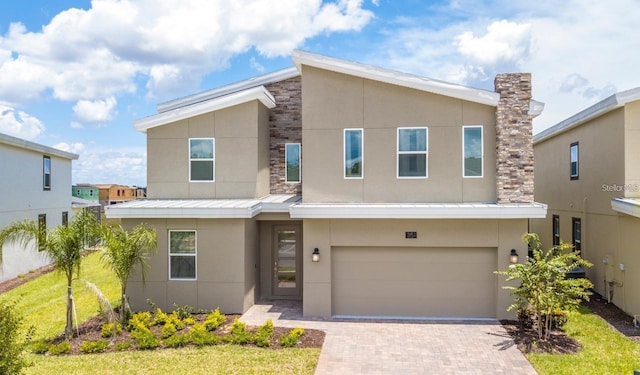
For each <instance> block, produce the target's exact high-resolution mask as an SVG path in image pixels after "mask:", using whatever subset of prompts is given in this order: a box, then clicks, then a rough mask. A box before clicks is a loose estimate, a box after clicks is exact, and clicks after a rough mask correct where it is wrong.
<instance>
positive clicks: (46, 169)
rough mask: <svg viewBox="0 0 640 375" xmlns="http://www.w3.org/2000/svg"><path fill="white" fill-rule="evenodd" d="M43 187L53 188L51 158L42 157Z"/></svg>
mask: <svg viewBox="0 0 640 375" xmlns="http://www.w3.org/2000/svg"><path fill="white" fill-rule="evenodd" d="M42 189H43V190H51V158H50V157H49V156H43V157H42Z"/></svg>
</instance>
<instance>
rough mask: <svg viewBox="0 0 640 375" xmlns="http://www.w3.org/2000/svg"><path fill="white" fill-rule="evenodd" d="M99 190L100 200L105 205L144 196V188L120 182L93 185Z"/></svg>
mask: <svg viewBox="0 0 640 375" xmlns="http://www.w3.org/2000/svg"><path fill="white" fill-rule="evenodd" d="M93 187H94V188H95V189H97V191H98V201H99V202H100V204H101V205H102V206H103V207H104V206H109V205H112V204H116V203H122V202H127V201H131V200H135V199H141V198H144V189H141V188H138V187H136V186H126V185H118V184H96V185H93Z"/></svg>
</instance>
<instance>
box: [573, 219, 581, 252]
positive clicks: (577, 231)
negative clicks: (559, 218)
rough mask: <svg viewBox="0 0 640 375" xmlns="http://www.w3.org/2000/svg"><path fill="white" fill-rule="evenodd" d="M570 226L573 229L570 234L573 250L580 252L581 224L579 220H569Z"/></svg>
mask: <svg viewBox="0 0 640 375" xmlns="http://www.w3.org/2000/svg"><path fill="white" fill-rule="evenodd" d="M571 226H572V227H573V228H572V230H571V232H572V242H573V250H575V251H581V250H582V222H581V221H580V219H579V218H576V217H574V218H571Z"/></svg>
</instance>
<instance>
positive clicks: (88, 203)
mask: <svg viewBox="0 0 640 375" xmlns="http://www.w3.org/2000/svg"><path fill="white" fill-rule="evenodd" d="M82 210H87V211H91V212H92V213H93V215H94V216H95V217H96V219H97V220H98V222H101V221H102V206H101V205H100V203H98V200H87V199H82V198H78V197H72V198H71V211H72V212H73V216H75V215H76V214H77V213H78V212H80V211H82Z"/></svg>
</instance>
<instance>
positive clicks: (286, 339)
mask: <svg viewBox="0 0 640 375" xmlns="http://www.w3.org/2000/svg"><path fill="white" fill-rule="evenodd" d="M303 334H304V329H302V328H294V329H292V330H291V331H289V332H287V333H286V334H284V335H282V337H280V345H282V346H284V347H285V348H291V347H293V346H296V345H297V344H298V342H300V337H302V335H303Z"/></svg>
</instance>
